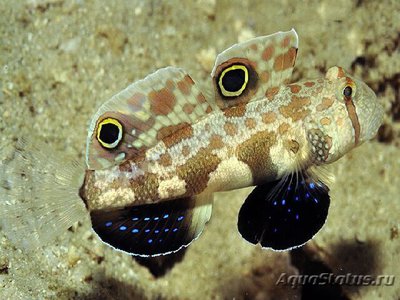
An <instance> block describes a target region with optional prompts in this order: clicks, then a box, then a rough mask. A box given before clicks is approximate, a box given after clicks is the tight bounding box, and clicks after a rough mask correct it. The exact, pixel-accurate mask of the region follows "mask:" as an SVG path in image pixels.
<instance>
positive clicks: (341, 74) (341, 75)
mask: <svg viewBox="0 0 400 300" xmlns="http://www.w3.org/2000/svg"><path fill="white" fill-rule="evenodd" d="M337 69H338V73H337V78H342V77H345V76H346V73H345V72H344V70H343V68H341V67H338V68H337Z"/></svg>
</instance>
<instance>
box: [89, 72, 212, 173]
mask: <svg viewBox="0 0 400 300" xmlns="http://www.w3.org/2000/svg"><path fill="white" fill-rule="evenodd" d="M210 108H211V106H210V104H209V103H208V102H207V100H206V98H205V97H204V95H203V94H202V93H201V91H200V90H199V89H198V88H197V86H196V84H195V83H194V81H193V80H192V78H191V77H190V76H189V75H188V74H187V73H186V72H184V71H183V70H181V69H178V68H174V67H168V68H164V69H161V70H158V71H157V72H155V73H153V74H151V75H149V76H147V77H146V78H145V79H143V80H140V81H137V82H135V83H133V84H131V85H130V86H128V87H127V88H126V89H125V90H123V91H121V92H120V93H118V94H117V95H115V96H114V97H112V98H111V99H110V100H108V101H107V102H105V103H104V104H103V105H102V106H101V107H100V108H99V110H98V111H97V113H96V114H95V115H94V117H93V119H92V122H91V125H90V128H89V133H88V142H87V156H86V162H87V166H88V168H89V169H105V168H108V167H111V166H114V165H118V164H120V163H123V162H124V161H126V160H128V159H132V158H134V157H135V156H137V155H138V154H139V153H142V152H143V151H144V150H145V149H148V148H150V147H152V146H155V145H156V143H157V142H159V141H160V140H162V139H164V138H165V137H166V133H168V134H172V133H174V131H176V130H179V129H180V128H181V127H182V126H181V124H192V123H194V122H195V121H196V120H198V119H199V118H200V117H202V116H204V115H206V114H207V113H209V112H210ZM104 120H107V121H104ZM103 122H106V123H107V124H108V125H107V126H105V125H106V124H105V123H103ZM164 128H165V129H164ZM103 131H104V132H103ZM102 137H103V138H104V139H105V140H102V139H101V138H102Z"/></svg>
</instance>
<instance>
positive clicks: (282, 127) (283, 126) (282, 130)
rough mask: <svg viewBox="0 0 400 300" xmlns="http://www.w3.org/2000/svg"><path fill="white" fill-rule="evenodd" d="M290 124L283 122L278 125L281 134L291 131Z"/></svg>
mask: <svg viewBox="0 0 400 300" xmlns="http://www.w3.org/2000/svg"><path fill="white" fill-rule="evenodd" d="M289 128H290V125H289V124H288V123H282V124H281V125H279V127H278V132H279V134H280V135H283V134H285V133H286V132H288V131H289Z"/></svg>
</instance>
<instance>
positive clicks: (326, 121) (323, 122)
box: [319, 117, 331, 125]
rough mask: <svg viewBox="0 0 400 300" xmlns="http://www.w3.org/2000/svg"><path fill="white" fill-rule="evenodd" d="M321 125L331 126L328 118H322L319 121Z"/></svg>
mask: <svg viewBox="0 0 400 300" xmlns="http://www.w3.org/2000/svg"><path fill="white" fill-rule="evenodd" d="M319 122H320V123H321V125H329V124H331V119H330V118H328V117H323V118H322V119H321V120H320V121H319Z"/></svg>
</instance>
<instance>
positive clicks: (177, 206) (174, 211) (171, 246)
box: [90, 196, 212, 256]
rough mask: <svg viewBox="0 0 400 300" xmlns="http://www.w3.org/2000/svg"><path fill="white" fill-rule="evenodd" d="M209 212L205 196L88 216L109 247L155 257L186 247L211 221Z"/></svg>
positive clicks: (210, 201)
mask: <svg viewBox="0 0 400 300" xmlns="http://www.w3.org/2000/svg"><path fill="white" fill-rule="evenodd" d="M211 209H212V198H211V196H207V197H192V198H181V199H175V200H170V201H163V202H159V203H155V204H145V205H139V206H132V207H126V208H122V209H117V210H111V211H107V210H98V211H92V212H90V217H91V221H92V227H93V230H94V231H95V232H96V233H97V235H98V236H99V237H100V239H101V240H102V241H103V242H105V243H107V244H108V245H110V246H112V247H114V248H116V249H119V250H122V251H125V252H127V253H129V254H131V255H138V256H156V255H161V254H165V253H171V252H175V251H178V250H179V249H180V248H182V247H185V246H187V245H189V244H190V242H191V241H192V240H194V239H195V238H197V237H198V236H199V235H200V233H201V232H202V230H203V228H204V226H205V224H206V223H207V222H208V220H209V219H210V216H211ZM155 241H157V243H156V242H155Z"/></svg>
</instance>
